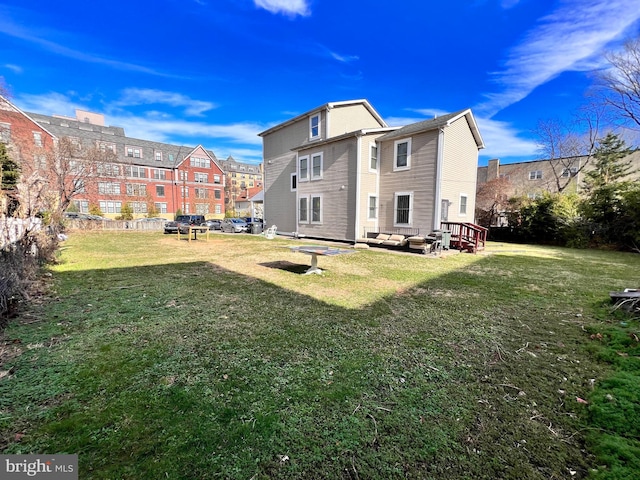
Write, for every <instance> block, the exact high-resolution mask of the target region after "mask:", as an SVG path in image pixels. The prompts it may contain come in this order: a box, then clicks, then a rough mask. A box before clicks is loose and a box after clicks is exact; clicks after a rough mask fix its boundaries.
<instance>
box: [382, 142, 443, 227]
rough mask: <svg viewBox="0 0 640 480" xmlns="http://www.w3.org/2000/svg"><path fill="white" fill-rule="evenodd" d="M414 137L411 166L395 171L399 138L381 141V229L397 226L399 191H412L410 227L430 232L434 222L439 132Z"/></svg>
mask: <svg viewBox="0 0 640 480" xmlns="http://www.w3.org/2000/svg"><path fill="white" fill-rule="evenodd" d="M407 138H411V168H410V169H409V170H403V171H393V163H394V142H395V140H402V139H400V138H398V139H393V140H388V141H384V142H382V145H381V147H380V148H379V149H378V157H379V162H380V197H379V199H380V215H379V216H380V218H379V229H380V231H385V230H389V231H392V230H394V229H395V228H396V227H394V213H395V212H394V195H395V193H396V192H413V205H412V223H411V227H412V228H414V229H419V230H420V233H429V232H430V231H431V229H432V228H431V226H432V224H433V214H434V200H435V177H436V152H437V148H438V131H437V130H436V131H430V132H424V133H419V134H416V135H414V136H412V137H407Z"/></svg>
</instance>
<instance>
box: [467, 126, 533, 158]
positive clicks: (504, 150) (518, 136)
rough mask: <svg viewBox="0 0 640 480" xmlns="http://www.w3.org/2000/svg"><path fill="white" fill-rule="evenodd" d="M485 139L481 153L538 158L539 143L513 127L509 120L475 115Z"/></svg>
mask: <svg viewBox="0 0 640 480" xmlns="http://www.w3.org/2000/svg"><path fill="white" fill-rule="evenodd" d="M475 119H476V122H477V124H478V129H479V130H480V135H482V139H483V140H484V144H485V148H484V149H483V150H480V155H482V156H483V157H484V156H488V157H491V158H505V157H529V158H531V159H534V158H537V155H538V153H539V147H538V143H537V142H536V141H535V140H532V139H530V138H526V137H523V135H522V132H521V131H519V130H517V129H515V128H513V126H512V125H511V124H510V123H508V122H502V121H498V120H491V119H490V118H485V117H478V116H476V117H475Z"/></svg>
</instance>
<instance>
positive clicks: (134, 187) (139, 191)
mask: <svg viewBox="0 0 640 480" xmlns="http://www.w3.org/2000/svg"><path fill="white" fill-rule="evenodd" d="M126 186H127V195H129V196H135V197H144V196H146V195H147V186H146V185H145V184H144V183H127V185H126Z"/></svg>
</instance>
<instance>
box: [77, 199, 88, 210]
mask: <svg viewBox="0 0 640 480" xmlns="http://www.w3.org/2000/svg"><path fill="white" fill-rule="evenodd" d="M73 204H74V205H75V206H76V208H77V209H78V212H80V213H89V201H88V200H73Z"/></svg>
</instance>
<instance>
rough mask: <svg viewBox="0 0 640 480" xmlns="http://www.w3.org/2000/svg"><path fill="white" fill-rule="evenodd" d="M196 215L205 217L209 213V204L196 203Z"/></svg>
mask: <svg viewBox="0 0 640 480" xmlns="http://www.w3.org/2000/svg"><path fill="white" fill-rule="evenodd" d="M196 213H197V214H198V215H206V214H207V213H209V204H208V203H196Z"/></svg>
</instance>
